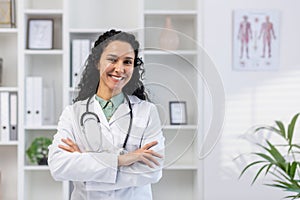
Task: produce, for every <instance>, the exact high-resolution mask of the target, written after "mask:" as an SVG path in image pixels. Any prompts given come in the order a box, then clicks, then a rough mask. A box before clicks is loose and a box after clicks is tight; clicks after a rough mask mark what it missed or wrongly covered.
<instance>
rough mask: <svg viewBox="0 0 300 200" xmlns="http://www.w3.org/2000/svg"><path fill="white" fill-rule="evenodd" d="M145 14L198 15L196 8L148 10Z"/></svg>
mask: <svg viewBox="0 0 300 200" xmlns="http://www.w3.org/2000/svg"><path fill="white" fill-rule="evenodd" d="M144 13H145V15H197V11H196V10H176V11H175V10H146V11H145V12H144Z"/></svg>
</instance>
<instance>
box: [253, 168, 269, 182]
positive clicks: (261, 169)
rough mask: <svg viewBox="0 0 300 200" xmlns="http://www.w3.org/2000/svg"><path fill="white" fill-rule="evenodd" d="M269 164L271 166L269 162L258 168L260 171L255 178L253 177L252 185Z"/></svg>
mask: <svg viewBox="0 0 300 200" xmlns="http://www.w3.org/2000/svg"><path fill="white" fill-rule="evenodd" d="M268 166H269V164H267V165H264V166H262V167H261V168H260V169H259V170H258V172H257V173H256V175H255V177H254V179H253V181H252V183H251V185H253V184H254V183H255V181H256V179H257V178H258V177H259V175H260V173H261V172H262V171H263V170H264V169H265V168H266V167H268Z"/></svg>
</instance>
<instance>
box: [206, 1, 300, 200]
mask: <svg viewBox="0 0 300 200" xmlns="http://www.w3.org/2000/svg"><path fill="white" fill-rule="evenodd" d="M235 9H267V10H278V11H280V14H281V16H280V20H281V21H280V67H279V70H277V71H269V72H238V71H233V70H232V43H233V42H232V30H233V28H232V25H233V24H232V13H233V10H235ZM203 10H204V14H203V16H204V20H203V22H204V26H203V37H204V38H203V39H204V40H203V41H204V46H205V48H206V50H207V52H208V54H209V56H211V58H212V59H213V61H214V62H215V63H216V66H217V68H218V70H219V72H220V74H221V77H222V79H223V83H224V87H225V94H226V119H225V123H224V129H223V133H222V138H221V139H220V141H219V142H218V144H217V146H216V148H215V149H214V151H213V152H212V153H211V154H210V155H209V157H207V158H206V159H205V160H204V163H205V170H204V173H205V180H204V199H205V200H217V199H224V200H236V199H244V200H253V199H255V200H266V199H272V200H277V199H278V200H279V199H282V198H283V197H284V195H286V193H283V192H281V191H279V190H278V189H273V188H270V187H267V186H263V185H262V183H259V184H255V185H254V186H250V183H251V180H252V177H253V174H251V173H248V174H247V175H246V176H245V177H242V179H241V180H238V175H239V173H240V171H241V169H242V167H243V166H245V163H241V162H239V163H238V164H237V162H235V161H233V158H234V157H236V156H237V155H239V154H240V153H242V152H246V151H247V150H252V149H253V147H252V146H249V145H248V144H249V143H245V142H244V141H242V140H241V139H240V136H242V135H243V134H244V133H245V132H246V131H247V129H248V128H250V127H251V126H253V125H255V124H265V123H267V124H273V122H274V120H283V121H285V122H287V121H289V120H290V118H291V117H292V115H294V114H295V113H296V112H300V23H299V19H300V12H299V10H300V1H299V0H288V1H283V0H251V1H246V0H243V1H242V0H227V1H220V0H205V1H204V9H203ZM297 129H298V133H297V134H298V135H299V131H300V127H299V125H298V126H297ZM262 181H263V180H260V182H262ZM265 181H266V180H265Z"/></svg>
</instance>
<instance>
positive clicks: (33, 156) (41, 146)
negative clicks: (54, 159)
mask: <svg viewBox="0 0 300 200" xmlns="http://www.w3.org/2000/svg"><path fill="white" fill-rule="evenodd" d="M51 143H52V141H51V140H50V139H49V138H46V137H38V138H35V139H34V140H33V141H32V143H31V144H30V146H29V147H28V149H27V150H26V154H27V156H28V158H29V160H30V162H31V163H33V164H39V165H47V164H48V161H47V159H48V146H49V145H50V144H51Z"/></svg>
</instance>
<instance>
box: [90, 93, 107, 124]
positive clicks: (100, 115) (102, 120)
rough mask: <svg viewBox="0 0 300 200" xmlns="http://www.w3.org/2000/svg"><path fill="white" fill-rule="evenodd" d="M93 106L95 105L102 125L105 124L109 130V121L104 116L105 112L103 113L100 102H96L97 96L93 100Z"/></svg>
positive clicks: (94, 108)
mask: <svg viewBox="0 0 300 200" xmlns="http://www.w3.org/2000/svg"><path fill="white" fill-rule="evenodd" d="M91 104H92V105H93V110H94V112H95V113H96V114H97V115H98V117H99V119H100V122H101V124H103V125H104V126H105V127H106V128H107V129H109V124H108V121H107V119H106V117H105V115H104V112H103V110H102V108H101V106H100V104H99V102H98V101H97V100H96V98H95V96H94V97H93V99H92V100H91Z"/></svg>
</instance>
